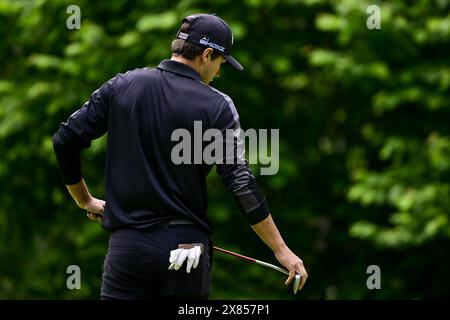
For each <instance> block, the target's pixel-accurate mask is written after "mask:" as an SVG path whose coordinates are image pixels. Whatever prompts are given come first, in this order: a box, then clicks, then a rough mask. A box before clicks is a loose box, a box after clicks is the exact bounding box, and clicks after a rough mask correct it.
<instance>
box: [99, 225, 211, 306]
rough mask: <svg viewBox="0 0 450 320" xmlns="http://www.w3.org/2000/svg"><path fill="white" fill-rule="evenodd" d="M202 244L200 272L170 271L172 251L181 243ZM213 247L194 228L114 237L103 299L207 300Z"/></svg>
mask: <svg viewBox="0 0 450 320" xmlns="http://www.w3.org/2000/svg"><path fill="white" fill-rule="evenodd" d="M199 242H201V243H203V245H204V248H205V250H204V253H202V255H201V256H200V261H199V264H198V266H197V268H195V269H193V268H191V272H190V273H187V272H186V261H185V262H184V263H183V266H182V267H181V268H180V269H179V270H178V271H175V270H168V268H169V265H170V263H169V256H170V251H171V250H173V249H177V248H178V244H180V243H199ZM211 264H212V243H211V241H210V239H209V237H208V235H207V234H206V233H204V232H202V231H201V230H199V229H198V228H196V227H195V226H194V225H185V224H182V225H168V224H165V225H161V226H156V227H154V228H152V229H151V230H146V231H143V230H137V229H120V230H117V231H114V232H113V233H111V236H110V238H109V248H108V253H107V255H106V257H105V262H104V272H103V276H102V280H103V281H102V288H101V295H100V297H101V299H103V300H109V299H120V300H141V299H208V297H209V292H210V287H211Z"/></svg>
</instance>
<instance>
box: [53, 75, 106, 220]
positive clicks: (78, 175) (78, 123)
mask: <svg viewBox="0 0 450 320" xmlns="http://www.w3.org/2000/svg"><path fill="white" fill-rule="evenodd" d="M114 81H115V78H113V79H111V80H110V81H108V82H106V83H105V84H103V85H102V86H101V87H100V88H99V89H98V90H96V91H95V92H94V93H93V94H92V95H91V97H90V99H89V101H87V102H86V103H85V104H84V105H83V107H82V108H81V109H79V110H77V111H76V112H75V113H73V114H72V115H71V116H70V117H69V118H68V120H67V122H63V123H61V125H60V128H59V130H58V132H57V133H55V134H54V135H53V137H52V141H53V149H54V151H55V155H56V158H57V161H58V166H59V169H60V172H61V175H62V179H63V181H64V183H65V185H66V187H67V189H68V191H69V193H70V195H71V196H72V198H73V199H74V200H75V202H76V203H77V205H78V206H79V207H80V208H82V209H85V210H87V213H88V217H89V219H91V220H98V221H100V220H101V216H102V215H103V211H104V207H105V201H103V200H100V199H96V198H94V197H92V196H91V194H90V193H89V189H88V187H87V185H86V183H85V182H84V179H83V177H82V171H81V152H82V150H83V149H86V148H89V146H90V145H91V141H92V140H94V139H97V138H99V137H101V136H102V135H103V134H105V133H106V132H107V130H108V113H109V106H110V102H111V98H112V96H113V84H114Z"/></svg>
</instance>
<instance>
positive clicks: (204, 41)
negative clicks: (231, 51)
mask: <svg viewBox="0 0 450 320" xmlns="http://www.w3.org/2000/svg"><path fill="white" fill-rule="evenodd" d="M199 42H200V44H203V45H205V46H209V47H211V48H213V49H217V50H219V51H221V52H224V51H225V48H224V47H222V46H219V45H218V44H216V43H214V42H210V41H209V38H208V37H203V38H201V39H200V41H199Z"/></svg>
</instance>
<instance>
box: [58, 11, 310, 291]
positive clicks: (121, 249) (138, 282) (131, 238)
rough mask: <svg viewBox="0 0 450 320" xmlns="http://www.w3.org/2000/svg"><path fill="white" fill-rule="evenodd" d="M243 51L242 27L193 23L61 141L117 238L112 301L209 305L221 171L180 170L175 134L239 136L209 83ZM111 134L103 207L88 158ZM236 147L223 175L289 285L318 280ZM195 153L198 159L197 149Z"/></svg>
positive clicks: (91, 213) (108, 283)
mask: <svg viewBox="0 0 450 320" xmlns="http://www.w3.org/2000/svg"><path fill="white" fill-rule="evenodd" d="M232 44H233V35H232V33H231V30H230V28H229V26H228V25H227V23H226V22H225V21H224V20H222V19H221V18H219V17H218V16H216V15H209V14H196V15H191V16H188V17H186V18H184V19H183V21H182V24H181V28H180V30H179V31H178V33H177V35H176V38H175V40H173V42H172V57H171V59H170V60H164V61H162V62H161V63H160V64H159V66H157V67H156V68H140V69H134V70H132V71H128V72H126V73H124V74H118V75H116V76H115V77H114V78H112V79H111V80H109V81H107V82H106V83H104V84H103V85H102V86H101V87H100V88H99V89H98V90H96V91H95V92H94V93H93V94H92V95H91V97H90V99H89V101H87V102H86V103H85V104H84V105H83V107H82V108H81V109H79V110H78V111H76V112H75V113H73V114H72V115H71V116H70V117H69V118H68V120H67V122H64V123H61V125H60V127H59V130H58V132H57V133H56V134H55V135H54V136H53V138H52V140H53V146H54V151H55V154H56V158H57V160H58V165H59V168H60V171H61V173H62V177H63V181H64V183H65V184H66V186H67V189H68V191H69V193H70V194H71V195H72V197H73V198H74V200H75V201H76V203H77V205H78V206H79V207H80V208H82V209H84V210H86V212H87V216H88V217H89V219H91V220H94V221H99V222H101V223H102V226H103V228H105V229H106V230H108V231H110V238H109V247H108V253H107V255H106V257H105V261H104V272H103V276H102V287H101V294H100V297H101V298H102V299H165V298H167V299H172V298H176V299H208V296H209V293H210V284H211V261H212V243H211V239H210V236H211V234H212V229H213V228H212V225H211V223H210V220H209V218H208V210H207V190H206V177H207V175H208V173H209V172H210V171H211V169H212V167H213V166H214V164H212V165H211V164H206V163H204V161H202V162H201V163H198V162H195V161H194V160H192V161H191V162H189V161H185V162H182V163H179V162H177V161H174V159H173V155H174V147H175V146H176V145H177V144H178V143H179V140H177V139H174V136H173V133H174V131H175V130H177V129H184V132H188V133H190V134H191V135H192V136H193V135H194V122H197V123H198V122H200V123H201V125H202V128H203V130H207V129H212V128H215V129H219V130H220V132H223V133H224V139H226V136H225V131H226V129H232V130H235V132H237V131H238V129H240V123H239V115H238V113H237V110H236V108H235V106H234V104H233V101H232V100H231V98H230V97H228V96H227V95H226V94H224V93H222V92H220V91H219V90H217V89H214V88H213V87H211V86H210V85H209V84H210V82H211V81H212V80H213V79H214V78H216V77H219V75H220V68H221V65H222V64H223V63H227V62H228V63H229V64H231V65H232V66H233V67H235V68H236V69H238V70H242V69H243V68H242V66H241V65H240V64H239V62H238V61H236V60H235V59H234V58H233V57H232V56H231V55H230V50H231V47H232ZM105 133H108V142H107V154H106V172H105V188H106V201H103V200H100V199H97V198H95V197H93V196H92V195H91V194H90V193H89V189H88V187H87V185H86V184H85V181H84V180H83V176H82V170H81V161H80V153H81V151H82V150H83V149H85V148H88V147H89V146H90V144H91V141H92V140H94V139H97V138H99V137H101V136H102V135H104V134H105ZM175 138H176V137H175ZM234 138H235V139H234ZM234 138H233V141H232V145H233V146H234V148H233V153H232V155H231V156H230V154H229V153H228V154H227V153H226V152H224V156H223V161H218V162H217V163H215V165H216V171H217V173H218V174H219V175H220V176H221V177H222V179H223V183H224V185H225V187H226V189H227V190H228V191H229V192H231V194H232V195H233V197H234V199H235V201H236V203H237V206H238V207H239V209H240V210H241V211H242V214H243V215H244V217H245V218H246V219H247V221H248V222H249V224H250V225H251V227H252V228H253V230H254V231H255V232H256V233H257V235H258V236H259V237H260V238H261V239H262V240H263V241H264V242H265V243H266V244H267V245H268V246H269V247H270V249H272V250H273V252H274V254H275V257H276V258H277V259H278V261H279V262H280V263H281V264H282V265H283V266H284V267H286V269H288V270H289V277H288V279H287V280H286V282H285V284H286V285H289V284H290V283H291V282H292V281H293V279H294V277H295V275H297V274H299V275H301V282H300V285H299V287H300V289H301V288H302V287H303V285H304V284H305V281H306V278H307V273H306V271H305V268H304V266H303V262H302V260H301V259H300V258H299V257H298V256H296V255H295V254H294V253H293V252H292V251H291V250H290V249H289V248H288V247H287V245H286V244H285V242H284V241H283V239H282V237H281V235H280V233H279V232H278V230H277V227H276V226H275V223H274V221H273V220H272V217H271V214H270V212H269V209H268V206H267V203H266V199H265V197H264V195H263V194H262V192H261V191H260V189H259V188H258V185H257V183H256V181H255V177H254V175H253V174H252V172H251V171H250V169H249V166H248V162H247V161H246V160H245V158H244V152H243V151H242V150H240V151H239V148H238V144H239V143H242V141H240V142H239V137H238V136H236V137H234ZM228 142H229V141H227V142H226V143H228ZM226 143H225V142H224V145H225V144H226ZM191 149H192V150H191ZM191 149H189V150H190V151H192V153H191V152H188V153H191V154H190V158H192V159H194V157H195V156H196V154H195V152H198V148H197V147H196V146H193V147H192V148H191ZM241 149H242V148H241ZM200 153H202V149H200ZM197 155H198V154H197ZM181 156H183V159H185V158H184V156H189V154H187V155H181ZM200 157H201V155H200ZM230 158H231V159H232V160H234V161H229V160H230Z"/></svg>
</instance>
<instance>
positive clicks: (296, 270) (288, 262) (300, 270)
mask: <svg viewBox="0 0 450 320" xmlns="http://www.w3.org/2000/svg"><path fill="white" fill-rule="evenodd" d="M275 257H276V258H277V260H278V261H279V262H280V263H281V264H282V265H283V266H284V267H286V269H288V271H289V277H288V278H287V280H286V281H285V284H286V285H289V284H290V283H291V282H292V281H293V280H294V279H295V275H296V274H299V275H301V280H300V285H299V288H298V290H301V289H302V288H303V286H304V285H305V282H306V279H307V278H308V273H307V272H306V269H305V266H304V265H303V261H302V260H301V259H300V258H299V257H298V256H296V255H295V254H294V253H293V252H292V251H291V250H290V249H289V248H288V247H284V248H282V249H279V250H278V251H276V252H275Z"/></svg>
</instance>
